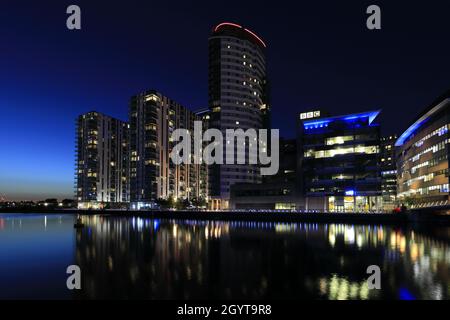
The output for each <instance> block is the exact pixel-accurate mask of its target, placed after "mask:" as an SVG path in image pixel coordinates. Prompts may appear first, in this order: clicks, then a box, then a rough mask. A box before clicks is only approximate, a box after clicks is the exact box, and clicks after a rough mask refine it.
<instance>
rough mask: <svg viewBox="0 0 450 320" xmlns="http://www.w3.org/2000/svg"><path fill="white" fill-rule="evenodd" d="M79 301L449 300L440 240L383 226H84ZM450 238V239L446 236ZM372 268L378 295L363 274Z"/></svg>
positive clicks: (98, 220)
mask: <svg viewBox="0 0 450 320" xmlns="http://www.w3.org/2000/svg"><path fill="white" fill-rule="evenodd" d="M83 223H85V228H84V229H82V230H79V231H78V232H77V235H76V263H77V264H78V265H80V267H81V268H82V272H83V288H84V289H83V290H82V291H81V293H79V294H78V296H77V298H81V299H87V298H150V299H201V298H219V299H240V298H250V299H254V298H289V299H292V298H294V299H295V298H307V299H339V300H345V299H402V298H405V297H408V298H416V299H448V298H449V296H450V294H449V286H450V279H449V275H450V273H449V271H450V247H449V244H448V238H447V239H445V238H443V239H442V238H440V240H436V238H434V237H432V236H430V235H428V234H427V232H420V233H419V232H414V231H412V230H402V229H396V228H392V227H388V226H353V225H344V224H336V225H323V224H283V223H266V222H259V223H258V222H214V221H181V220H180V221H178V220H152V219H147V218H138V217H134V218H130V217H113V216H101V215H97V216H85V217H83ZM446 233H447V234H448V231H446ZM369 265H379V266H380V268H381V270H382V282H381V283H382V290H369V288H368V286H367V282H366V279H367V277H368V275H367V274H366V269H367V267H368V266H369Z"/></svg>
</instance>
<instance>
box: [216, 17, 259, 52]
mask: <svg viewBox="0 0 450 320" xmlns="http://www.w3.org/2000/svg"><path fill="white" fill-rule="evenodd" d="M223 26H231V27H236V28H239V29H244V31H246V32H248V33H250V34H251V35H252V36H253V37H254V38H255V39H256V40H258V41H259V42H260V43H261V44H262V45H263V47H264V48H267V46H266V44H265V43H264V41H263V40H262V39H261V38H260V37H258V36H257V35H256V34H255V33H254V32H252V31H251V30H249V29H246V28H244V27H243V26H241V25H239V24H236V23H232V22H222V23H220V24H218V25H217V26H216V27H215V28H214V32H217V30H219V29H220V27H223Z"/></svg>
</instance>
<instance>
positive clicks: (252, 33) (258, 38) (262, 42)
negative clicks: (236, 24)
mask: <svg viewBox="0 0 450 320" xmlns="http://www.w3.org/2000/svg"><path fill="white" fill-rule="evenodd" d="M244 30H245V31H247V32H248V33H250V34H251V35H252V36H254V37H255V38H256V39H257V40H258V41H259V42H261V44H262V45H263V46H264V48H266V44H265V43H264V41H262V39H261V38H260V37H258V36H257V35H256V34H255V33H254V32H251V31H250V30H248V29H244Z"/></svg>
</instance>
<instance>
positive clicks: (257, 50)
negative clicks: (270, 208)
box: [208, 22, 270, 208]
mask: <svg viewBox="0 0 450 320" xmlns="http://www.w3.org/2000/svg"><path fill="white" fill-rule="evenodd" d="M265 48H266V44H265V43H264V41H263V40H262V39H261V38H260V37H259V36H258V35H256V34H255V33H254V32H252V31H251V30H249V29H246V28H244V27H242V26H240V25H238V24H235V23H229V22H225V23H221V24H219V25H217V26H215V27H214V29H213V32H212V34H211V36H210V38H209V79H208V82H209V109H210V125H209V127H210V128H217V129H219V130H221V131H222V133H223V136H224V137H225V130H226V129H243V130H247V129H250V128H252V129H260V128H262V127H264V126H265V125H267V124H268V123H269V121H268V118H269V111H270V107H269V105H268V93H267V91H268V90H267V86H268V83H267V79H266V58H265ZM249 143H252V142H249ZM255 143H256V141H255ZM246 148H248V146H246ZM224 151H225V150H224ZM236 152H237V151H236ZM236 152H235V154H236ZM246 152H248V149H247V150H246ZM247 163H248V162H247ZM209 177H210V179H209V186H210V190H209V193H210V196H211V197H212V199H216V201H218V204H216V206H215V207H216V208H218V207H219V208H227V207H228V201H229V198H230V187H231V186H232V185H233V184H235V183H258V182H261V175H260V171H259V168H258V166H257V165H248V164H243V165H213V166H211V168H209Z"/></svg>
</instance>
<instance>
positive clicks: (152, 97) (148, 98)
mask: <svg viewBox="0 0 450 320" xmlns="http://www.w3.org/2000/svg"><path fill="white" fill-rule="evenodd" d="M145 101H159V97H158V96H157V95H156V94H149V95H148V96H146V97H145Z"/></svg>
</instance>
